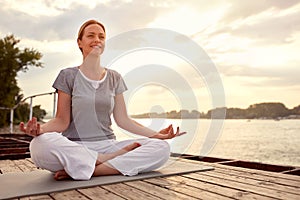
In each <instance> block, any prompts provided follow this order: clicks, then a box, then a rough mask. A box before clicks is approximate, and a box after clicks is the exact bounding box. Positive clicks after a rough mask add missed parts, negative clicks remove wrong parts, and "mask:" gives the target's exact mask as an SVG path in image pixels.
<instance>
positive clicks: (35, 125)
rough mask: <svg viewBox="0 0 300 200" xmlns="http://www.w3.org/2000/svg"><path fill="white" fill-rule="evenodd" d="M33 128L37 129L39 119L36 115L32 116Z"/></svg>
mask: <svg viewBox="0 0 300 200" xmlns="http://www.w3.org/2000/svg"><path fill="white" fill-rule="evenodd" d="M32 129H33V130H36V129H37V119H36V117H33V118H32Z"/></svg>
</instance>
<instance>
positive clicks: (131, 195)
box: [101, 181, 160, 200]
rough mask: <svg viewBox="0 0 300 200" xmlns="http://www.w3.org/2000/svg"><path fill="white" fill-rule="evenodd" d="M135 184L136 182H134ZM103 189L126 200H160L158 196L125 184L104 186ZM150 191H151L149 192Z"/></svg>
mask: <svg viewBox="0 0 300 200" xmlns="http://www.w3.org/2000/svg"><path fill="white" fill-rule="evenodd" d="M134 182H135V181H134ZM101 188H104V189H106V190H108V191H110V192H112V193H114V194H116V195H118V196H122V197H123V198H125V199H132V200H134V199H136V200H140V199H143V200H152V199H153V200H158V199H160V198H158V197H157V196H155V195H153V194H151V192H150V193H148V192H144V191H142V190H139V189H136V188H134V187H131V186H129V185H126V184H124V183H117V184H111V185H103V186H101ZM148 191H149V190H148Z"/></svg>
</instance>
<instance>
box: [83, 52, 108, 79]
mask: <svg viewBox="0 0 300 200" xmlns="http://www.w3.org/2000/svg"><path fill="white" fill-rule="evenodd" d="M80 70H81V71H82V72H83V73H84V75H85V76H87V77H88V78H90V79H92V80H101V79H102V78H103V74H104V72H105V70H104V68H103V67H102V66H101V64H100V56H94V55H88V56H86V57H85V58H84V60H83V62H82V64H81V65H80Z"/></svg>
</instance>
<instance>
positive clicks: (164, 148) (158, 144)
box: [153, 139, 170, 161]
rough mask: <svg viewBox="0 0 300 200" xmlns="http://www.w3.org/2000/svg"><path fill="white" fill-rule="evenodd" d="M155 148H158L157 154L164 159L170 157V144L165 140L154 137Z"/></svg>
mask: <svg viewBox="0 0 300 200" xmlns="http://www.w3.org/2000/svg"><path fill="white" fill-rule="evenodd" d="M153 142H154V145H155V148H156V150H157V151H156V154H158V155H159V156H160V157H161V158H162V160H165V161H167V160H168V159H169V157H170V145H169V143H168V142H167V141H165V140H160V139H153Z"/></svg>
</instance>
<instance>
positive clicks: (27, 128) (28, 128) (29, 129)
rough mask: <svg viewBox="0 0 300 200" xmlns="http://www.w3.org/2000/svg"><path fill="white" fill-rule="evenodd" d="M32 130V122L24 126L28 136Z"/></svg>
mask: <svg viewBox="0 0 300 200" xmlns="http://www.w3.org/2000/svg"><path fill="white" fill-rule="evenodd" d="M31 130H32V121H31V120H29V121H28V123H27V125H26V133H29V134H30V131H31Z"/></svg>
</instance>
